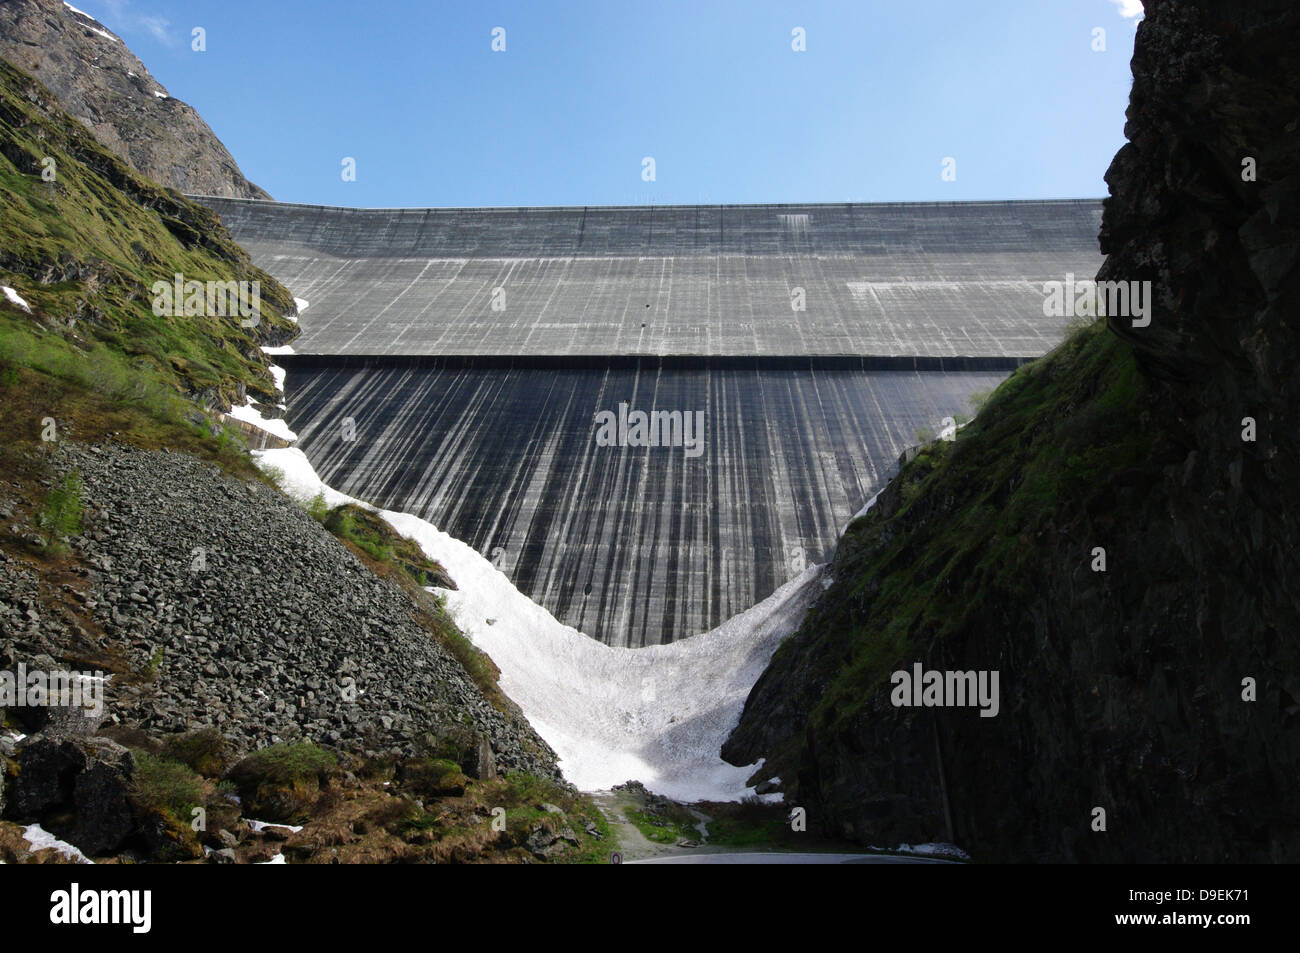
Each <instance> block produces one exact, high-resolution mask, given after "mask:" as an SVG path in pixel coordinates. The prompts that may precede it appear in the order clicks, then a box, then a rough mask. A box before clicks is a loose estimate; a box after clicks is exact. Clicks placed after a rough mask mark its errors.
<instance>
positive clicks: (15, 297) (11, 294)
mask: <svg viewBox="0 0 1300 953" xmlns="http://www.w3.org/2000/svg"><path fill="white" fill-rule="evenodd" d="M0 289H3V291H4V293H5V297H6V298H8V299H9V302H10V303H11V304H16V305H18V307H20V308H22V309H23V310H24V311H26V312H27V313H28V314H31V313H32V306H31V305H29V304H28V303H27V302H26V301H24V300H23V296H22V295H20V294H19V293H18V292H17V291H15V290H14V289H13V288H10V287H9V286H8V285H0Z"/></svg>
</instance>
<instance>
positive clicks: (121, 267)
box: [0, 60, 297, 412]
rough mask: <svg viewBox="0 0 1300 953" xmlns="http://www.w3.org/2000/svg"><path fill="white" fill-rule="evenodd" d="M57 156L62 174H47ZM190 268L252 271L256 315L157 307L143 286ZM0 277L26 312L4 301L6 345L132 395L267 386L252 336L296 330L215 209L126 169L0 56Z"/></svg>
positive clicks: (286, 300)
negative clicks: (245, 322)
mask: <svg viewBox="0 0 1300 953" xmlns="http://www.w3.org/2000/svg"><path fill="white" fill-rule="evenodd" d="M47 158H49V159H53V160H54V163H55V166H54V168H55V171H56V180H55V181H54V182H46V181H44V180H43V179H42V177H41V172H42V168H43V163H44V160H45V159H47ZM177 272H179V273H181V274H182V275H183V276H184V277H185V279H187V280H190V279H192V280H197V281H208V280H218V281H250V282H251V281H257V282H259V283H260V286H261V299H262V304H261V315H260V320H259V322H258V324H257V326H256V327H253V328H242V327H240V323H239V321H240V319H239V317H238V316H229V317H222V318H215V317H214V318H202V317H189V318H186V317H180V318H172V317H164V318H159V317H157V316H155V315H154V313H153V311H152V308H151V294H150V291H149V289H150V287H151V286H152V285H153V283H154V282H156V281H160V280H164V281H170V280H171V279H172V276H173V275H174V274H175V273H177ZM0 283H3V284H6V285H10V286H12V287H14V288H16V289H17V291H18V293H19V294H20V295H21V296H22V297H23V298H25V299H26V300H27V302H28V303H29V304H30V305H31V306H32V310H33V312H34V314H33V315H31V316H29V315H27V314H26V313H24V312H23V311H22V310H21V309H19V308H18V307H16V306H14V305H11V304H8V303H6V304H3V305H0V357H3V358H5V359H6V360H8V361H10V362H12V363H16V364H22V365H25V366H29V367H34V368H38V369H40V370H43V371H47V372H50V373H51V374H53V376H55V377H58V378H61V379H71V380H73V381H74V382H76V383H77V384H79V385H81V386H89V387H90V388H91V389H94V390H98V391H100V392H102V393H104V394H105V395H106V396H109V397H111V398H113V399H115V400H120V399H123V398H125V397H128V396H131V395H135V398H136V399H137V400H138V401H139V400H146V395H148V397H147V402H148V403H147V405H148V407H149V409H150V410H152V411H155V412H165V411H167V410H169V409H170V408H168V407H167V399H166V398H167V397H168V396H169V394H171V393H175V394H179V395H183V396H186V397H201V398H203V399H204V400H206V401H207V402H209V403H210V404H216V405H222V404H228V403H229V402H231V401H233V400H238V397H239V388H240V386H241V385H243V386H245V387H247V389H248V390H249V391H250V392H252V393H254V394H258V395H261V396H262V397H264V398H266V399H271V398H273V397H274V395H275V390H274V386H273V384H272V381H271V378H270V375H269V373H268V372H267V370H266V361H265V358H264V357H263V355H262V353H261V351H260V350H259V345H262V344H267V343H283V342H284V341H287V340H289V339H290V338H292V337H293V336H294V335H295V334H296V333H297V332H296V326H295V325H294V323H293V322H292V321H290V320H288V319H287V318H285V317H284V315H286V314H290V315H291V314H293V313H294V312H295V307H294V303H293V298H292V296H291V295H290V294H289V292H288V291H287V290H286V289H285V288H284V287H283V286H281V285H280V284H279V283H278V282H276V281H275V279H273V278H271V277H270V276H269V275H267V274H265V273H264V272H262V271H261V270H259V269H257V268H255V267H254V266H253V265H252V264H251V263H250V262H249V260H248V256H247V254H246V253H245V252H244V251H243V250H242V249H241V248H239V246H237V245H236V244H235V243H234V241H233V240H232V239H231V238H230V236H229V234H228V233H227V232H226V230H225V228H224V227H223V226H222V225H221V223H220V221H219V220H218V219H217V217H216V216H215V215H214V214H213V213H212V212H210V211H208V210H207V209H204V208H202V207H201V206H198V205H195V204H193V203H191V202H189V201H187V200H186V199H184V198H183V197H182V196H180V195H179V194H178V193H176V192H173V191H170V190H167V189H164V188H163V187H162V186H159V185H157V184H156V183H153V182H150V181H148V180H147V179H145V178H143V177H142V176H140V175H139V174H138V173H136V172H134V171H132V170H131V169H130V168H129V167H128V166H126V165H125V164H124V163H123V162H122V161H121V160H120V159H118V158H117V157H116V156H114V155H113V154H112V153H110V152H108V150H106V149H105V148H104V147H103V146H101V145H100V144H99V143H98V142H97V141H96V140H95V139H94V137H93V136H91V135H90V133H89V132H88V131H86V130H85V129H84V128H83V127H82V126H81V124H80V123H78V122H77V121H76V120H75V119H73V118H72V117H70V116H68V115H67V114H66V113H64V112H63V111H62V109H61V108H60V107H59V106H58V105H57V101H56V100H55V98H54V97H53V95H52V94H50V93H49V91H48V90H46V89H45V88H44V87H43V86H41V85H40V84H39V83H37V82H36V81H35V80H33V79H31V78H30V77H29V76H27V75H26V74H25V73H22V72H21V71H19V70H17V69H16V68H14V67H13V66H11V65H10V64H9V63H7V62H4V61H2V60H0Z"/></svg>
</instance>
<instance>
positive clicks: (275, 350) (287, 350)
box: [262, 344, 296, 357]
mask: <svg viewBox="0 0 1300 953" xmlns="http://www.w3.org/2000/svg"><path fill="white" fill-rule="evenodd" d="M262 353H263V354H269V355H271V356H272V357H275V356H276V355H277V354H294V353H296V352H295V351H294V349H293V345H292V344H280V345H277V346H276V347H264V348H262Z"/></svg>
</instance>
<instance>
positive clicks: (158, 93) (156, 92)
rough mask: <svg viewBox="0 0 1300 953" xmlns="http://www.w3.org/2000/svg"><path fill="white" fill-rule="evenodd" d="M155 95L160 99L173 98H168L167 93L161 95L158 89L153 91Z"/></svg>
mask: <svg viewBox="0 0 1300 953" xmlns="http://www.w3.org/2000/svg"><path fill="white" fill-rule="evenodd" d="M153 94H154V95H155V96H157V97H158V98H159V99H171V97H170V96H168V95H167V94H166V93H160V92H158V90H156V89H155V90H154V91H153Z"/></svg>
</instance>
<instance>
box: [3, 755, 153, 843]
mask: <svg viewBox="0 0 1300 953" xmlns="http://www.w3.org/2000/svg"><path fill="white" fill-rule="evenodd" d="M18 769H19V770H18V777H17V779H16V781H15V783H14V785H13V797H12V802H11V803H10V804H9V805H8V813H9V815H10V816H11V817H13V818H15V819H18V820H34V821H38V822H40V823H41V824H42V826H45V827H46V829H47V830H49V831H50V832H51V833H53V834H55V835H57V836H59V837H62V838H63V839H65V840H67V841H69V842H70V843H72V844H75V845H76V846H77V847H79V848H80V849H81V850H82V851H83V852H85V853H87V854H101V853H105V852H107V851H110V850H113V849H114V848H116V847H118V846H120V845H121V844H122V842H123V841H124V840H126V838H127V837H128V836H129V835H130V834H131V832H132V830H133V829H134V827H135V817H134V811H133V809H132V807H131V801H130V786H131V776H132V774H133V773H134V771H135V762H134V760H133V759H132V757H131V753H130V752H129V751H128V750H127V749H126V748H124V747H122V746H121V745H119V744H118V743H117V742H115V741H110V740H109V739H107V738H99V737H91V738H82V737H72V738H47V737H41V738H36V739H33V740H32V741H30V742H28V743H27V744H25V745H24V746H23V748H22V750H21V751H19V752H18Z"/></svg>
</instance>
